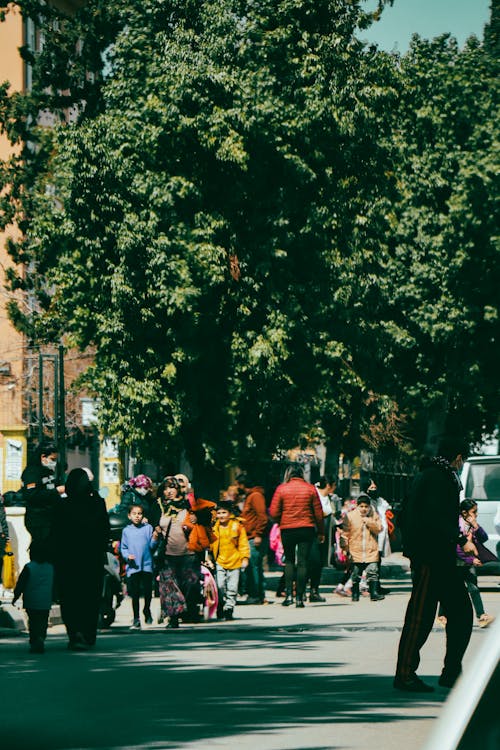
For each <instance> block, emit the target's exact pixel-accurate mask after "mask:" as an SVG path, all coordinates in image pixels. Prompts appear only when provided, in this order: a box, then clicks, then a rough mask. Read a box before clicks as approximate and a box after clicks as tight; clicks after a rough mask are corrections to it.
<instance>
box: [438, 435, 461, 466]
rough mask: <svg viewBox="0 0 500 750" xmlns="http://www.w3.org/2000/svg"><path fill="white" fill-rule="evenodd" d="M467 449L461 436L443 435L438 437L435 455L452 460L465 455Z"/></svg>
mask: <svg viewBox="0 0 500 750" xmlns="http://www.w3.org/2000/svg"><path fill="white" fill-rule="evenodd" d="M468 453H469V449H468V447H467V445H466V443H465V441H464V439H463V438H460V437H456V436H453V435H443V437H442V438H441V439H440V441H439V444H438V449H437V455H438V456H442V457H443V458H445V459H446V460H447V461H453V460H454V459H455V458H456V457H457V456H459V455H460V456H463V457H464V458H466V456H467V455H468Z"/></svg>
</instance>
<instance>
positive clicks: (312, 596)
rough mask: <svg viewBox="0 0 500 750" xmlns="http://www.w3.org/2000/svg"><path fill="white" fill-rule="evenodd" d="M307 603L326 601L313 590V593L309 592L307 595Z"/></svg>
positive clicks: (316, 590)
mask: <svg viewBox="0 0 500 750" xmlns="http://www.w3.org/2000/svg"><path fill="white" fill-rule="evenodd" d="M309 601H310V602H326V599H325V597H324V596H321V594H320V593H319V591H318V589H314V591H311V593H310V594H309Z"/></svg>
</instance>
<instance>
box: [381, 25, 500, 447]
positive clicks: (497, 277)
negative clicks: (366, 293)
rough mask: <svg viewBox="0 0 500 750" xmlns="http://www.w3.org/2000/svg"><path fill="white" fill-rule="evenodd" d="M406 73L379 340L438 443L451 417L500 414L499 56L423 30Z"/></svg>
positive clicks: (488, 423)
mask: <svg viewBox="0 0 500 750" xmlns="http://www.w3.org/2000/svg"><path fill="white" fill-rule="evenodd" d="M401 76H402V81H403V84H404V86H403V90H402V96H401V99H400V106H399V107H398V108H397V110H396V113H395V122H394V127H395V139H396V142H398V143H399V147H400V158H399V164H398V168H397V179H398V187H399V194H400V198H399V200H398V202H397V204H396V205H395V207H394V232H393V234H392V238H391V243H390V244H391V245H392V251H391V262H390V266H389V268H388V278H389V285H388V288H387V303H388V312H387V314H386V316H385V318H384V319H383V320H382V330H381V332H380V336H379V337H378V338H379V341H380V342H381V343H382V342H383V341H384V340H385V342H386V346H384V348H383V350H382V351H384V357H385V362H386V364H387V365H388V368H387V371H390V372H392V373H393V375H394V376H395V377H394V378H392V382H393V383H394V385H393V386H389V388H390V390H391V392H392V394H393V396H394V397H395V398H396V400H397V401H398V403H399V404H400V406H401V408H402V409H403V410H404V411H406V412H407V413H411V412H418V415H419V416H418V418H417V419H416V420H415V422H416V425H415V427H416V428H417V427H418V423H419V422H420V429H421V431H422V432H421V436H420V442H421V443H424V442H426V441H427V442H428V443H429V444H430V445H431V446H432V443H433V442H435V440H436V438H437V435H438V434H439V432H440V431H442V430H443V429H445V428H446V425H447V424H448V425H454V428H455V429H459V430H461V431H463V432H464V433H465V434H466V435H467V436H468V437H470V438H471V439H472V438H474V437H475V438H477V437H479V436H480V434H481V431H488V430H491V429H493V428H494V426H495V423H496V422H497V420H498V414H499V387H498V378H496V377H495V369H496V365H495V361H496V360H497V349H498V341H499V317H498V302H499V296H498V289H499V283H500V265H499V262H498V260H499V256H498V249H499V248H498V236H497V230H498V204H497V190H496V187H495V182H496V176H497V175H498V167H499V160H498V136H499V130H498V121H499V120H498V59H497V58H495V57H494V56H493V55H491V54H489V53H488V51H487V49H485V47H483V45H481V44H480V43H479V41H478V40H476V39H474V38H472V39H471V40H470V41H469V42H468V43H467V44H466V45H465V47H464V49H463V50H460V49H459V48H458V47H457V44H456V42H455V41H454V40H453V39H450V38H448V37H446V36H444V37H440V38H438V39H436V40H433V41H430V42H429V41H425V40H421V39H418V38H415V39H414V40H413V44H412V46H411V48H410V50H409V52H408V54H407V55H405V56H404V57H403V58H402V60H401ZM384 329H385V330H384ZM394 386H395V388H394ZM393 388H394V390H392V389H393Z"/></svg>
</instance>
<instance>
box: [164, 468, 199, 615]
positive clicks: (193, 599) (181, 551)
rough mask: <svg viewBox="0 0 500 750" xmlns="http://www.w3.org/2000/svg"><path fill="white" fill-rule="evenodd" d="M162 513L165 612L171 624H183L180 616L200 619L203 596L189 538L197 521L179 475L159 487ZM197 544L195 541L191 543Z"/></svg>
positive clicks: (167, 479) (166, 480)
mask: <svg viewBox="0 0 500 750" xmlns="http://www.w3.org/2000/svg"><path fill="white" fill-rule="evenodd" d="M158 502H159V503H160V506H161V510H162V515H161V518H160V522H159V525H158V526H157V529H156V530H157V532H158V533H159V534H161V535H162V536H161V537H160V542H159V545H158V546H159V547H160V552H159V556H160V559H159V560H158V568H159V589H160V604H161V616H162V617H168V625H167V627H169V628H178V627H179V618H180V617H181V615H182V618H183V620H184V621H189V622H195V621H197V620H198V619H199V604H200V603H201V601H202V597H201V570H200V562H199V559H198V557H197V555H196V552H195V549H190V548H189V546H188V541H189V538H190V535H191V532H192V531H193V528H194V525H193V523H192V521H191V520H190V505H189V502H188V501H187V499H186V498H185V496H184V495H183V494H182V492H181V487H180V485H179V482H178V480H177V479H176V477H173V476H171V477H166V478H165V479H164V480H163V482H162V483H161V485H160V486H159V488H158ZM191 546H193V545H191Z"/></svg>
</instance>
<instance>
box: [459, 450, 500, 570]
mask: <svg viewBox="0 0 500 750" xmlns="http://www.w3.org/2000/svg"><path fill="white" fill-rule="evenodd" d="M461 480H462V485H463V490H462V492H461V493H460V500H464V499H465V498H470V499H471V500H475V501H476V503H477V510H478V515H477V520H478V523H479V525H480V526H482V527H483V529H484V530H485V531H486V533H487V534H488V541H487V542H486V543H485V546H486V547H488V549H489V550H491V552H493V553H495V554H496V555H497V557H500V555H499V552H500V526H499V524H500V456H471V457H469V458H468V459H467V461H465V463H464V467H463V469H462V475H461ZM495 522H496V524H497V525H495Z"/></svg>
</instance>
